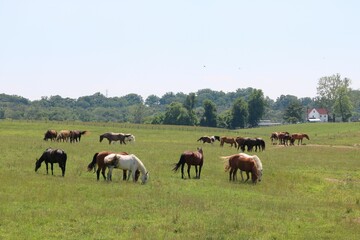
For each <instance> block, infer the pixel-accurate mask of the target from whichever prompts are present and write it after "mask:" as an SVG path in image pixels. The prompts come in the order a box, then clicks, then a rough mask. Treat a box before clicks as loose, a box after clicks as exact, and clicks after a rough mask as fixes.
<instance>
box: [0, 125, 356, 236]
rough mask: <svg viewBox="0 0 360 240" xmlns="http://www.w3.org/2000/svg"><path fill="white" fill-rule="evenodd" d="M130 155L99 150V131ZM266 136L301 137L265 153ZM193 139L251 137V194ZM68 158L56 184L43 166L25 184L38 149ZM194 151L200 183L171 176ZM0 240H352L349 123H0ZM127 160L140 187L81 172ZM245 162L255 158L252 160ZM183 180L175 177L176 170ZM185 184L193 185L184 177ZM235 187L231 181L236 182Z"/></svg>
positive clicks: (214, 151)
mask: <svg viewBox="0 0 360 240" xmlns="http://www.w3.org/2000/svg"><path fill="white" fill-rule="evenodd" d="M48 129H56V130H58V131H59V130H61V129H70V130H86V131H88V133H87V134H86V135H84V136H83V137H82V138H81V142H80V143H69V142H68V143H66V142H50V141H44V140H43V138H44V133H45V131H46V130H48ZM110 131H113V132H125V133H132V134H133V135H135V136H136V142H135V143H133V144H126V145H124V144H122V145H120V144H119V142H117V143H116V144H111V145H109V144H108V142H107V141H103V142H102V143H100V142H99V135H100V134H103V133H105V132H110ZM273 131H289V132H291V133H295V132H306V133H307V134H308V135H309V136H310V140H304V145H301V146H297V145H295V146H291V147H290V146H289V147H284V146H278V145H270V139H269V137H270V133H271V132H273ZM204 135H220V136H249V137H262V138H263V139H264V140H265V142H266V144H267V145H266V149H265V151H263V152H258V153H256V154H257V155H258V156H259V158H260V159H261V161H262V164H263V168H264V171H263V176H262V181H261V182H260V183H258V184H256V185H253V184H251V183H243V182H241V181H237V182H229V173H228V172H226V173H225V172H224V163H223V160H220V156H228V155H232V154H235V153H237V150H236V149H235V148H231V147H230V145H227V144H225V145H224V147H220V142H218V141H216V142H215V143H214V144H213V145H211V144H208V143H205V144H203V143H200V142H197V140H198V139H199V137H201V136H204ZM50 146H51V147H53V148H61V149H63V150H65V152H66V153H67V155H68V159H67V165H66V174H65V177H62V176H61V169H60V168H59V166H58V165H54V176H52V175H51V174H49V175H47V174H46V169H45V165H44V164H43V165H42V166H41V168H40V169H39V170H38V171H37V172H36V173H35V171H34V168H35V161H36V159H37V158H39V157H40V156H41V154H42V152H43V151H44V150H45V149H46V148H48V147H50ZM197 147H202V149H203V152H204V165H203V169H202V172H201V179H187V174H185V178H186V179H181V173H180V172H177V173H174V172H172V171H171V170H172V168H173V167H174V164H175V163H177V162H178V161H179V157H180V155H181V153H182V152H183V151H185V150H196V148H197ZM0 149H1V155H0V172H1V175H0V181H1V184H0V216H1V217H0V239H130V238H132V239H359V237H360V124H359V123H342V124H340V123H327V124H320V123H316V124H313V123H309V124H297V125H285V126H276V127H265V128H255V129H244V130H236V131H228V130H225V129H211V128H199V127H177V126H152V125H129V124H116V123H75V122H69V123H68V122H26V121H20V122H18V121H0ZM104 150H110V151H115V152H120V151H126V152H129V153H134V154H136V156H137V157H139V159H141V161H142V162H143V163H144V165H145V166H146V168H147V169H148V171H149V172H150V178H149V181H148V183H147V184H145V185H141V184H140V183H139V182H138V183H133V182H131V181H130V182H125V181H123V180H122V171H121V170H119V169H114V171H113V176H112V179H113V180H112V182H106V181H104V180H103V179H102V178H100V181H96V174H95V173H93V172H87V169H86V168H87V165H88V164H89V163H90V162H91V160H92V157H93V155H94V153H96V152H99V151H104ZM253 154H254V153H253ZM185 169H186V167H185ZM191 176H192V177H193V176H195V170H194V167H192V168H191ZM238 179H240V177H239V176H238Z"/></svg>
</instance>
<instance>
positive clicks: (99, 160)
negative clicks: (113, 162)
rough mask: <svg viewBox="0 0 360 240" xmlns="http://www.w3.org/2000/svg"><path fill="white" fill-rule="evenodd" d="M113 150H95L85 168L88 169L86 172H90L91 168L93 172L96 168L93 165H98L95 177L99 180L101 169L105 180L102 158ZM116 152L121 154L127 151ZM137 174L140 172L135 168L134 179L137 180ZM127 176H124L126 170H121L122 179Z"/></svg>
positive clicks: (104, 167)
mask: <svg viewBox="0 0 360 240" xmlns="http://www.w3.org/2000/svg"><path fill="white" fill-rule="evenodd" d="M112 153H113V152H109V151H102V152H97V153H95V154H94V157H93V160H92V161H91V162H90V163H89V165H88V167H87V169H88V172H90V171H91V170H93V169H94V172H95V170H96V168H95V165H97V166H98V168H97V170H96V179H97V180H98V181H99V178H100V171H101V174H102V175H103V177H104V180H106V176H105V170H106V165H105V163H104V158H105V157H106V156H107V155H109V154H112ZM118 154H122V155H128V153H127V152H120V153H118ZM139 174H140V172H139V171H138V170H136V173H135V180H136V181H137V180H138V178H139ZM126 179H127V177H126V170H123V180H126Z"/></svg>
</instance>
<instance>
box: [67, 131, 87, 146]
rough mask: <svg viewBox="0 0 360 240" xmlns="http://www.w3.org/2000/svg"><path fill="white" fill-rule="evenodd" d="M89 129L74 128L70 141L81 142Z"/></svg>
mask: <svg viewBox="0 0 360 240" xmlns="http://www.w3.org/2000/svg"><path fill="white" fill-rule="evenodd" d="M86 133H87V131H79V130H72V131H70V142H71V143H72V142H73V143H74V142H80V140H81V135H85V134H86Z"/></svg>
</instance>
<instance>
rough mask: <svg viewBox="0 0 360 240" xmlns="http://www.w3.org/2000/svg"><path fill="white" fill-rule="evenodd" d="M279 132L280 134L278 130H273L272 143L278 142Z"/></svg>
mask: <svg viewBox="0 0 360 240" xmlns="http://www.w3.org/2000/svg"><path fill="white" fill-rule="evenodd" d="M278 134H279V133H278V132H273V133H271V135H270V139H271V144H272V145H275V144H277V141H278V140H279V136H278Z"/></svg>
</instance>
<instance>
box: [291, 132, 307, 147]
mask: <svg viewBox="0 0 360 240" xmlns="http://www.w3.org/2000/svg"><path fill="white" fill-rule="evenodd" d="M291 138H292V139H293V140H294V141H295V140H298V145H299V144H300V143H301V145H302V140H303V138H306V139H307V140H310V138H309V136H308V135H307V134H305V133H294V134H292V135H291Z"/></svg>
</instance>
